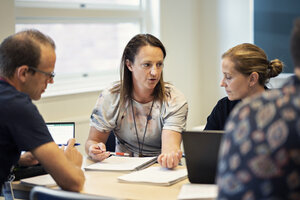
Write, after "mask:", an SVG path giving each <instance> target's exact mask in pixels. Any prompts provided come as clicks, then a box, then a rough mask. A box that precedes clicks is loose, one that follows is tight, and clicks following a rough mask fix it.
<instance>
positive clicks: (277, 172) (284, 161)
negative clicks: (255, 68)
mask: <svg viewBox="0 0 300 200" xmlns="http://www.w3.org/2000/svg"><path fill="white" fill-rule="evenodd" d="M299 116H300V80H299V79H298V78H297V77H296V76H293V77H291V79H290V80H289V81H288V83H286V84H285V85H284V86H283V87H282V89H277V90H270V91H268V92H265V93H263V94H262V95H261V96H259V97H256V98H252V99H248V100H247V101H245V102H243V103H241V104H239V105H237V106H236V108H235V109H234V112H232V113H231V115H230V117H229V119H228V124H230V126H228V127H226V131H225V132H226V134H225V135H224V136H223V139H222V144H221V147H220V152H219V163H218V176H217V182H218V188H219V195H218V199H299V197H300V159H299V158H300V117H299Z"/></svg>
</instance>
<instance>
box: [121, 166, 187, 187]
mask: <svg viewBox="0 0 300 200" xmlns="http://www.w3.org/2000/svg"><path fill="white" fill-rule="evenodd" d="M186 177H187V170H186V169H185V168H184V169H167V168H163V167H148V168H146V169H143V170H140V171H137V172H132V173H130V174H126V175H123V176H120V177H118V180H119V181H121V182H133V183H150V184H158V185H172V184H174V183H176V182H178V181H180V180H183V179H185V178H186Z"/></svg>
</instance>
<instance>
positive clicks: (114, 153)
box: [110, 152, 129, 156]
mask: <svg viewBox="0 0 300 200" xmlns="http://www.w3.org/2000/svg"><path fill="white" fill-rule="evenodd" d="M110 155H114V156H129V153H124V152H110Z"/></svg>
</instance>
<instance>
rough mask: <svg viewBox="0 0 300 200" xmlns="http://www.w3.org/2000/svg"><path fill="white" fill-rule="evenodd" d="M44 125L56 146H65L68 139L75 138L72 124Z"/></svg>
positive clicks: (54, 123) (52, 123) (53, 123)
mask: <svg viewBox="0 0 300 200" xmlns="http://www.w3.org/2000/svg"><path fill="white" fill-rule="evenodd" d="M46 125H47V127H48V130H49V132H50V134H51V136H52V138H53V140H54V142H55V143H56V144H58V145H61V144H64V145H66V144H67V142H68V140H69V139H70V138H74V137H75V123H74V122H51V123H46Z"/></svg>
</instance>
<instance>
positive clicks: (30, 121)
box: [0, 30, 85, 191]
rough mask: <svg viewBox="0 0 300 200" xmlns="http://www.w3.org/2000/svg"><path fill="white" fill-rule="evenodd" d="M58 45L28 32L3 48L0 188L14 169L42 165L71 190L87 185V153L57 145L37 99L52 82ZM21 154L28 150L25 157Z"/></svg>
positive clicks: (0, 48)
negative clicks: (84, 157)
mask: <svg viewBox="0 0 300 200" xmlns="http://www.w3.org/2000/svg"><path fill="white" fill-rule="evenodd" d="M55 61H56V55H55V44H54V42H53V40H52V39H51V38H49V37H48V36H45V35H44V34H42V33H41V32H39V31H37V30H25V31H22V32H19V33H16V34H14V35H12V36H9V37H8V38H6V39H5V40H4V41H3V42H2V43H1V45H0V149H1V151H0V160H1V163H0V186H2V185H3V183H4V182H5V181H6V180H7V179H8V176H9V174H10V171H11V169H12V167H13V165H15V164H17V163H19V164H23V165H30V164H37V163H38V162H39V163H40V164H42V165H43V167H44V168H45V170H46V171H47V172H48V173H49V174H50V175H51V176H52V177H53V178H54V180H55V181H56V182H57V184H58V185H59V186H60V187H61V188H62V189H66V190H71V191H80V190H81V189H82V187H83V184H84V180H85V178H84V174H83V172H82V170H81V165H82V155H81V154H80V153H79V152H78V151H77V150H76V148H75V147H74V143H75V140H74V139H71V140H69V142H68V146H67V147H66V149H64V147H63V149H59V148H58V146H57V145H56V144H55V143H54V141H53V139H52V137H51V135H50V133H49V131H48V129H47V127H46V124H45V122H44V120H43V118H42V116H41V115H40V113H39V111H38V110H37V108H36V106H35V105H34V104H33V103H32V100H39V99H40V98H41V95H42V93H43V92H45V90H46V88H47V85H48V84H49V83H51V84H52V83H53V77H54V76H55V74H54V72H53V71H54V65H55ZM21 151H29V152H31V153H25V154H23V155H22V156H21V158H20V154H21Z"/></svg>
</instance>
